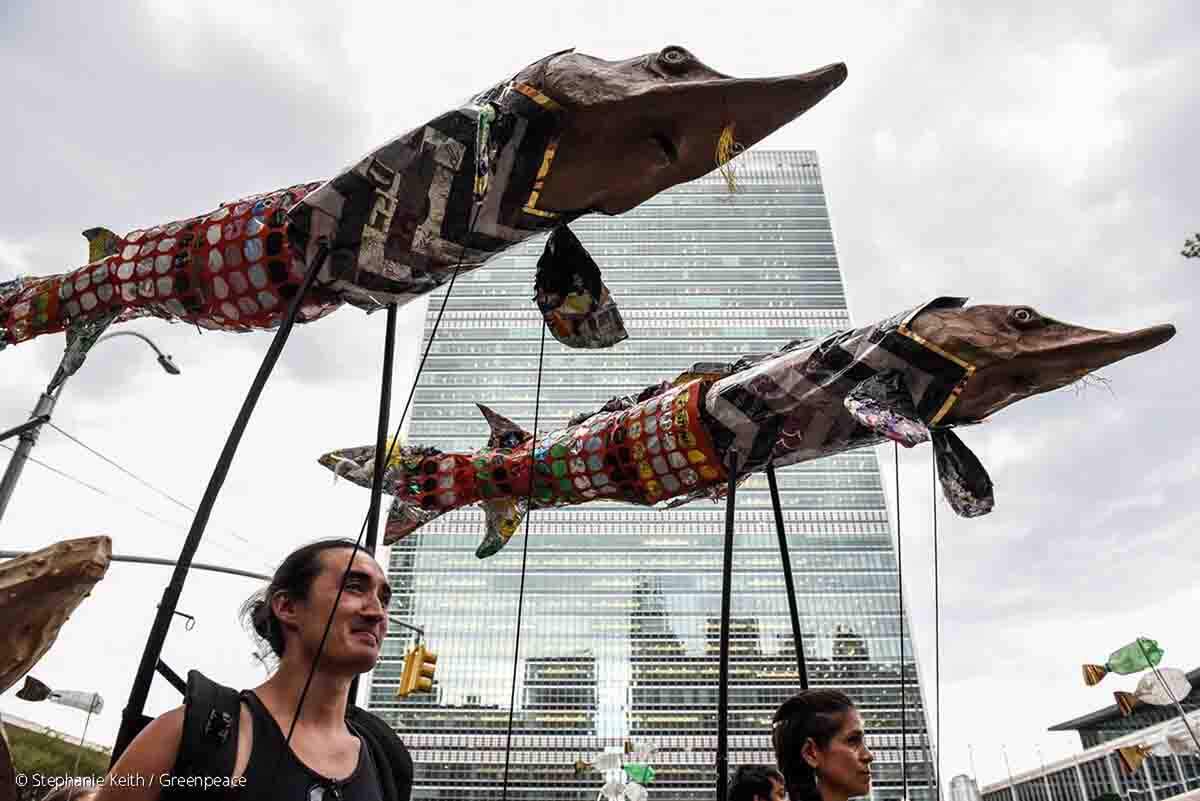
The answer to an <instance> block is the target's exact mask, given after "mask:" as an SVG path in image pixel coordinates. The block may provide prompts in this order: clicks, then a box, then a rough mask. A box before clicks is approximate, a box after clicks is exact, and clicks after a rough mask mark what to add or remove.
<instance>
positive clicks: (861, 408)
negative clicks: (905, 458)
mask: <svg viewBox="0 0 1200 801" xmlns="http://www.w3.org/2000/svg"><path fill="white" fill-rule="evenodd" d="M844 403H845V406H846V411H848V412H850V416H851V417H853V418H854V419H855V420H856V421H857V422H858V424H859V425H862V426H866V427H867V428H869V429H871V430H872V431H874V432H875V433H876V434H878V435H879V436H881V437H886V438H888V439H890V440H892V441H894V442H898V443H900V444H901V445H903V446H904V447H906V448H911V447H912V446H914V445H917V444H919V443H922V442H928V441H929V429H928V428H927V427H926V426H925V423H923V422H921V418H920V415H918V414H917V406H916V404H915V403H913V398H912V393H911V392H910V391H909V389H908V384H907V383H905V381H904V374H903V373H901V372H900V371H899V370H884V371H883V372H880V373H876V374H875V375H873V376H871V377H870V378H868V379H866V380H865V381H863V382H862V383H860V384H859V385H858V386H856V387H855V388H854V389H852V390H850V391H849V392H848V393H847V394H846V399H845V401H844Z"/></svg>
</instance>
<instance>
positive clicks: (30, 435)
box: [0, 331, 180, 520]
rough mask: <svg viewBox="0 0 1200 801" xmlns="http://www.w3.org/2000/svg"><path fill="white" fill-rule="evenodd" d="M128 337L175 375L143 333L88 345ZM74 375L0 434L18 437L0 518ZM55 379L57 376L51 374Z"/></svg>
mask: <svg viewBox="0 0 1200 801" xmlns="http://www.w3.org/2000/svg"><path fill="white" fill-rule="evenodd" d="M119 336H130V337H137V338H138V339H140V340H142V341H143V342H145V343H146V344H147V345H149V346H150V347H151V348H153V349H154V352H155V354H157V356H158V363H159V364H160V365H161V366H162V368H163V369H164V370H166V371H167V372H168V373H170V374H171V375H179V373H180V370H179V368H178V367H177V366H176V365H175V362H173V361H171V357H170V356H168V355H167V354H165V353H163V352H162V351H161V350H159V348H158V346H157V345H155V344H154V342H152V341H151V339H150V337H148V336H146V335H145V334H139V333H138V332H136V331H117V332H116V333H113V334H105V335H104V336H102V337H100V338H99V339H97V340H96V341H95V343H93V345H92V347H95V346H96V345H99V344H100V343H101V342H103V341H104V340H106V339H112V338H113V337H119ZM66 359H67V357H66V356H64V357H63V360H64V361H65V360H66ZM62 371H63V368H62V366H61V365H60V366H59V372H60V373H61V372H62ZM72 375H74V372H73V371H72V372H69V373H66V374H65V375H63V376H62V378H61V380H58V381H57V383H54V382H53V381H52V382H51V384H50V386H49V387H48V388H47V389H46V390H45V391H44V392H42V396H41V397H40V398H38V402H37V405H36V406H34V407H33V414H31V415H30V419H29V420H28V421H26V422H25V423H22V424H21V425H19V426H17V427H15V428H11V429H9V430H8V431H5V432H4V433H3V434H0V441H2V440H5V439H8V438H9V437H11V436H13V435H15V434H20V436H21V440H20V443H19V444H18V445H17V447H16V449H15V450H13V455H12V457H11V458H10V459H9V460H8V468H7V469H6V470H5V471H4V478H3V479H0V520H3V519H4V511H5V509H7V508H8V502H9V500H10V499H11V498H12V494H13V490H14V489H16V486H17V480H18V479H20V478H21V471H22V470H24V469H25V462H27V461H28V460H29V452H30V451H31V450H33V446H34V445H36V444H37V438H38V434H39V433H40V432H41V427H42V425H44V424H45V423H48V422H50V417H51V415H52V414H53V412H54V404H55V403H57V402H58V396H59V395H60V394H61V393H62V388H63V385H64V384H66V382H67V379H68V378H70V377H71V376H72ZM55 379H58V375H57V374H56V375H55Z"/></svg>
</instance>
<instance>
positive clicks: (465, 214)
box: [0, 46, 846, 373]
mask: <svg viewBox="0 0 1200 801" xmlns="http://www.w3.org/2000/svg"><path fill="white" fill-rule="evenodd" d="M845 76H846V68H845V66H844V65H842V64H833V65H829V66H827V67H824V68H822V69H819V70H815V71H813V72H809V73H806V74H802V75H792V76H787V77H778V78H761V79H735V78H731V77H729V76H727V75H723V74H722V73H719V72H717V71H715V70H713V69H711V68H710V67H708V66H706V65H704V64H703V63H701V62H700V61H699V60H698V59H696V57H695V56H693V55H692V54H691V53H690V52H688V51H687V50H685V49H684V48H682V47H675V46H672V47H666V48H664V49H663V50H661V51H660V52H658V53H650V54H647V55H644V56H639V57H637V58H632V59H628V60H625V61H605V60H603V59H599V58H594V57H592V56H587V55H583V54H581V53H575V52H573V51H562V52H559V53H554V54H552V55H550V56H547V57H545V58H543V59H541V60H539V61H537V62H535V63H533V64H531V65H530V66H528V67H526V68H525V69H523V70H521V71H520V72H518V73H517V74H516V75H515V76H514V77H513V78H512V79H510V80H506V81H502V82H501V83H498V84H496V85H495V86H492V87H491V88H490V89H487V90H486V91H483V92H480V93H479V94H477V95H475V96H474V97H472V98H471V99H470V100H469V101H467V102H466V103H465V104H463V105H462V106H460V107H458V108H455V109H453V110H451V111H448V112H446V113H445V114H442V115H441V116H439V117H437V118H436V119H433V120H431V121H430V122H427V123H426V124H424V125H422V126H420V127H419V128H416V129H415V130H412V131H410V132H408V133H406V134H404V135H402V136H400V137H398V138H396V139H394V140H392V141H391V142H388V143H387V144H385V145H383V146H382V147H380V148H378V149H377V150H374V151H373V152H371V153H369V154H367V156H366V157H364V158H363V159H362V160H361V161H359V162H357V163H356V164H354V165H353V166H351V167H349V168H347V169H346V170H345V171H344V172H342V173H341V174H339V175H337V176H336V177H334V178H333V179H331V180H329V181H324V182H320V181H318V182H315V183H305V184H300V185H297V186H293V187H289V188H287V189H281V190H278V191H276V192H270V193H267V194H262V195H254V196H251V197H246V198H243V199H241V200H236V201H232V202H229V203H223V204H221V206H220V207H219V208H217V209H215V210H213V211H210V212H208V213H206V214H201V215H199V216H196V217H191V218H189V219H185V220H178V221H175V222H167V223H162V224H158V225H153V226H148V227H145V228H139V229H137V230H134V231H131V232H129V233H127V234H125V235H124V236H119V235H117V234H115V233H113V232H112V231H109V230H107V229H104V228H91V229H88V230H87V231H84V236H85V237H87V239H88V242H89V263H88V264H87V265H85V266H83V267H79V268H78V269H75V270H73V271H71V272H67V273H63V274H61V275H51V276H45V277H39V278H16V279H14V280H10V281H7V282H4V283H0V349H2V348H3V347H5V346H6V345H12V344H15V343H18V342H23V341H25V340H28V339H32V338H33V337H36V336H40V335H42V334H47V333H52V332H56V331H62V330H64V329H65V330H66V331H67V359H66V360H65V361H66V365H65V366H66V369H67V372H68V373H69V372H73V370H74V369H76V368H77V367H78V365H79V364H80V363H82V360H83V355H84V353H86V350H87V348H88V347H90V345H91V343H92V342H94V340H95V339H96V338H97V337H98V336H99V334H100V332H101V331H103V330H104V328H105V327H107V326H108V325H110V324H111V323H113V322H119V321H124V320H130V319H133V318H137V317H143V316H147V315H153V316H156V317H162V318H166V319H170V320H182V321H185V322H189V323H193V324H195V325H198V326H201V327H204V328H210V329H218V330H225V331H248V330H252V329H261V328H272V327H275V326H277V325H278V324H279V322H280V320H281V318H282V315H283V313H284V311H285V309H286V307H287V304H288V303H289V301H290V300H291V299H292V298H294V297H295V296H296V293H297V292H298V291H299V288H300V286H301V283H302V277H303V276H304V275H305V272H306V270H307V269H308V265H309V264H310V263H311V260H313V259H314V258H315V257H316V254H317V253H318V251H320V250H321V248H322V246H323V245H324V246H327V248H328V258H327V259H326V260H325V262H324V266H323V267H322V268H321V270H320V272H319V274H318V276H317V279H316V283H315V285H314V286H313V288H312V289H311V290H310V291H309V292H308V293H307V294H306V295H305V297H304V298H303V299H302V306H301V308H300V312H299V320H300V321H301V322H308V321H311V320H315V319H317V318H319V317H322V316H324V315H326V314H328V313H329V312H331V311H333V310H334V309H336V308H338V307H339V306H341V305H343V304H347V303H349V304H352V305H354V306H358V307H360V308H363V309H366V310H368V311H370V310H375V309H378V308H381V307H382V306H383V305H385V304H390V303H400V304H403V303H406V302H408V301H410V300H412V299H414V298H417V297H420V296H421V295H425V294H427V293H429V292H431V291H432V290H434V289H436V288H438V287H439V286H442V285H443V284H445V283H446V282H448V281H449V280H450V278H451V276H452V275H454V274H455V273H456V272H459V271H461V272H465V271H468V270H474V269H476V268H478V267H481V266H482V265H483V264H484V263H486V262H487V261H488V260H489V259H491V258H492V257H493V256H496V255H497V254H499V253H501V252H503V251H504V250H506V249H507V248H509V247H512V246H513V245H515V244H517V243H519V242H522V241H524V240H526V239H528V238H529V237H531V236H534V235H535V234H539V233H543V232H545V231H548V230H552V231H553V232H554V234H553V235H552V236H551V237H550V239H549V240H548V243H547V247H546V251H545V253H544V254H543V257H542V259H541V260H540V262H539V269H538V275H537V279H536V282H535V289H536V299H537V303H538V305H539V307H540V308H541V310H542V313H543V315H544V316H545V317H546V320H547V322H548V323H549V325H550V330H551V331H552V332H553V334H554V336H556V337H557V338H558V339H559V340H560V341H562V342H564V343H565V344H568V345H571V346H574V347H606V346H609V345H611V344H613V343H615V342H618V341H620V340H621V339H624V338H625V330H624V326H623V324H622V322H621V319H620V315H619V313H618V311H617V309H616V306H615V304H614V303H613V301H612V298H611V297H610V296H609V294H608V290H607V288H605V286H604V284H603V282H602V280H601V279H600V272H599V269H598V267H597V266H596V265H595V263H594V262H593V261H592V260H591V258H590V257H589V256H588V255H587V253H586V251H584V250H583V247H582V245H580V244H579V242H578V240H577V239H575V237H574V236H573V235H572V234H571V232H570V230H569V229H567V228H566V224H567V223H569V222H571V221H572V220H574V219H576V218H578V217H580V216H582V215H584V214H588V213H590V212H600V213H603V214H620V213H622V212H625V211H628V210H629V209H632V208H634V207H635V206H637V205H639V204H640V203H643V202H645V201H646V200H648V199H650V198H651V197H653V196H654V195H656V194H658V193H659V192H662V191H663V190H665V189H668V188H670V187H672V186H675V185H676V184H681V183H684V182H686V181H691V180H693V179H695V178H698V177H700V176H702V175H705V174H707V173H709V172H711V171H712V170H713V169H714V167H716V166H718V164H721V163H724V162H725V161H727V160H728V159H730V158H732V157H733V156H735V155H736V154H737V153H738V152H740V149H739V148H738V147H737V146H739V145H740V146H742V147H749V146H750V145H753V144H754V143H756V142H758V141H759V140H761V139H762V138H763V137H765V136H767V135H768V134H770V133H771V132H773V131H775V130H776V129H778V128H779V127H781V126H783V125H785V124H786V123H788V122H789V121H791V120H793V119H795V118H796V117H798V116H799V115H801V114H802V113H804V112H805V111H807V110H808V109H809V108H811V107H812V106H813V105H814V104H816V103H817V102H818V101H819V100H821V99H822V98H823V97H825V96H826V95H827V94H828V93H829V92H831V91H832V90H833V89H834V88H835V87H837V86H838V85H839V84H840V83H841V82H842V81H843V80H844V79H845ZM196 166H199V167H201V168H203V167H202V165H196Z"/></svg>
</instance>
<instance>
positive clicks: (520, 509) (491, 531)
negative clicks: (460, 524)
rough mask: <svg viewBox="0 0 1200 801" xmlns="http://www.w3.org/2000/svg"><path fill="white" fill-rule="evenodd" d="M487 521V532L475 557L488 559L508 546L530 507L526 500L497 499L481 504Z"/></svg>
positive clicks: (476, 550)
mask: <svg viewBox="0 0 1200 801" xmlns="http://www.w3.org/2000/svg"><path fill="white" fill-rule="evenodd" d="M480 506H482V507H483V516H484V518H485V519H486V521H487V532H486V533H485V534H484V535H483V541H482V542H480V543H479V547H478V548H476V549H475V556H477V557H478V558H480V559H486V558H487V557H489V556H491V555H492V554H494V553H496V552H498V551H499V550H500V549H501V548H503V547H504V546H505V545H507V544H508V541H509V540H510V539H512V535H513V534H516V533H517V529H518V528H519V527H520V525H521V520H522V519H523V518H524V517H525V512H526V510H527V509H528V506H527V504H526V502H525V500H524V499H519V500H518V499H514V498H496V499H494V500H490V501H485V502H483V503H481V504H480Z"/></svg>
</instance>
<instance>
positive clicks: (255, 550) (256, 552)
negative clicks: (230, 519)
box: [46, 421, 270, 565]
mask: <svg viewBox="0 0 1200 801" xmlns="http://www.w3.org/2000/svg"><path fill="white" fill-rule="evenodd" d="M46 425H47V426H49V427H50V428H53V429H54V430H55V431H57V432H58V433H59V434H61V435H63V436H64V437H66V438H67V439H69V440H70V441H71V442H74V443H75V444H76V445H78V446H79V447H81V448H83V449H84V450H85V451H87V452H88V453H90V454H92V455H93V456H95V457H97V458H99V459H100V460H101V461H103V462H105V463H107V464H109V465H110V466H112V467H115V468H116V469H117V470H120V471H121V472H122V473H124V474H125V475H127V476H129V477H130V478H132V479H133V480H134V481H136V482H137V483H139V484H141V485H142V486H143V487H146V488H147V489H149V490H151V491H153V492H155V493H157V494H158V495H161V496H162V497H163V498H166V499H167V500H168V501H170V502H171V503H173V504H175V505H176V506H178V507H179V508H181V509H186V510H187V511H188V512H191V513H192V514H195V513H196V507H194V506H190V505H188V504H186V503H184V502H183V501H181V500H179V499H178V498H176V497H175V496H174V495H171V494H170V493H169V492H167V491H166V490H164V489H161V488H159V487H156V486H155V485H153V484H151V483H150V482H149V481H147V480H146V479H144V478H142V477H141V476H139V475H138V474H136V473H134V472H133V471H132V470H130V469H128V468H126V467H124V466H122V465H121V464H120V463H119V462H117V461H116V460H115V459H111V458H109V457H108V456H105V455H104V454H103V453H101V452H100V451H98V450H96V449H95V448H93V447H92V446H91V445H88V444H87V443H86V442H84V441H83V440H81V439H79V438H78V437H76V436H73V435H72V434H70V433H68V432H66V431H64V430H63V429H61V428H59V427H58V426H57V425H55V424H54V422H53V421H51V422H48V423H46ZM224 533H225V534H227V535H229V536H230V537H233V538H234V539H235V540H237V541H238V542H240V543H242V545H243V546H244V548H243V550H244V551H245V552H246V553H247V554H248V555H251V556H253V557H254V558H255V559H256V560H257V561H259V562H261V563H262V564H264V565H265V564H267V563H268V562H269V561H270V560H268V559H267V557H266V554H265V552H264V551H263V550H262V549H261V548H260V547H259V546H256V545H255V544H254V543H253V542H252V541H251V540H249V539H247V538H246V537H243V536H242V535H241V534H238V533H237V532H236V531H232V530H230V529H226V530H225V531H224ZM217 544H220V543H217ZM225 550H226V551H228V550H229V549H228V548H226V549H225Z"/></svg>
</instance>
